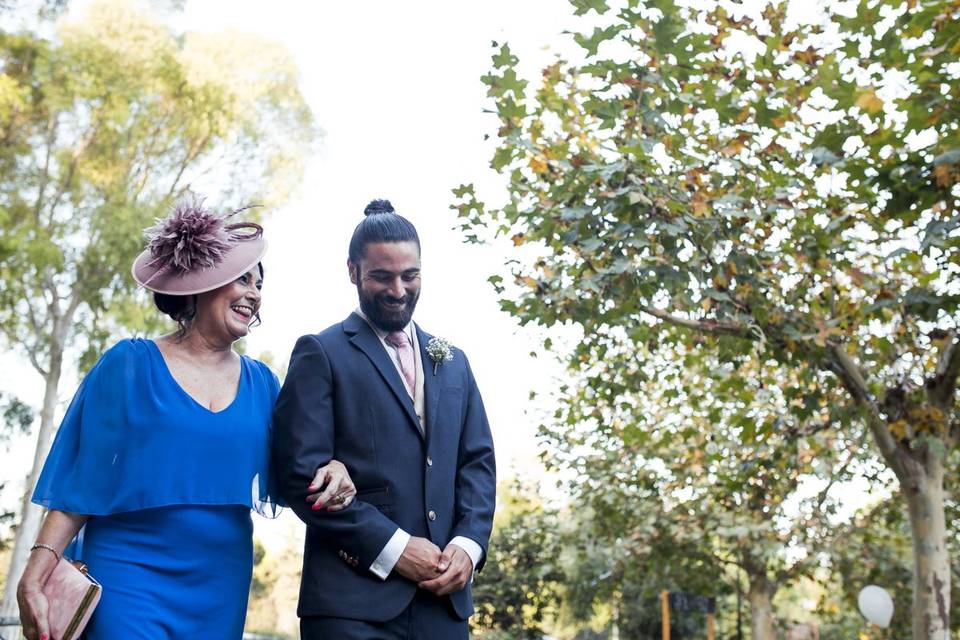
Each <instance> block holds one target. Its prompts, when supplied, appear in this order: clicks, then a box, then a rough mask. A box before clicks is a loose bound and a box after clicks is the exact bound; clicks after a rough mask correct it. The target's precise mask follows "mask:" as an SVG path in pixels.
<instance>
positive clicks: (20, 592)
mask: <svg viewBox="0 0 960 640" xmlns="http://www.w3.org/2000/svg"><path fill="white" fill-rule="evenodd" d="M17 604H19V605H20V624H21V625H23V637H24V638H26V639H27V640H50V627H49V625H48V622H47V613H48V612H49V610H50V605H49V603H48V602H47V597H46V596H45V595H43V591H41V589H40V587H39V586H37V585H32V584H29V583H27V584H25V583H24V581H23V580H21V581H20V584H19V585H18V586H17Z"/></svg>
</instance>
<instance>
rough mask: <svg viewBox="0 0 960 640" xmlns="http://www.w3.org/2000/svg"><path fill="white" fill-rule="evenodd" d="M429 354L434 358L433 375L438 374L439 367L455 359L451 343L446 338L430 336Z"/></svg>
mask: <svg viewBox="0 0 960 640" xmlns="http://www.w3.org/2000/svg"><path fill="white" fill-rule="evenodd" d="M427 355H428V356H430V359H431V360H433V375H437V367H439V366H440V365H442V364H443V363H444V362H450V361H451V360H453V351H452V350H451V349H450V343H449V342H447V341H446V339H444V338H430V342H428V343H427Z"/></svg>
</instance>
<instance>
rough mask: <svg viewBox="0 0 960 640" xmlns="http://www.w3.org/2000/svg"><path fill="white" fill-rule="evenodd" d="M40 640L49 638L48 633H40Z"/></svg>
mask: <svg viewBox="0 0 960 640" xmlns="http://www.w3.org/2000/svg"><path fill="white" fill-rule="evenodd" d="M40 640H49V638H47V634H45V633H42V634H40Z"/></svg>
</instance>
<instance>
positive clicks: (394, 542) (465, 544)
mask: <svg viewBox="0 0 960 640" xmlns="http://www.w3.org/2000/svg"><path fill="white" fill-rule="evenodd" d="M355 313H356V314H357V315H358V316H360V317H361V318H363V319H364V320H366V322H367V324H368V325H370V328H371V329H373V332H374V333H375V334H377V337H378V338H380V344H382V345H383V348H384V349H386V351H387V354H388V355H389V356H390V361H391V362H393V365H394V366H395V367H396V368H397V372H398V373H399V374H400V377H401V379H402V378H403V369H402V367H401V366H400V354H398V353H397V350H396V349H395V348H394V347H393V345H391V344H390V343H389V342H387V333H388V332H387V331H384V330H382V329H380V327H378V326H376V325H375V324H373V323H372V322H370V319H369V318H367V316H366V314H364V313H363V311H362V310H360V309H357V310H356V311H355ZM403 332H404V333H406V334H407V338H409V339H410V344H411V345H413V361H414V364H415V367H416V374H417V382H416V385H415V389H416V390H415V392H414V395H413V398H411V399H412V400H413V408H414V410H415V411H416V414H417V418H419V420H420V431H421V432H422V433H424V434H426V429H427V423H426V420H425V416H424V413H423V407H424V401H423V358H422V357H421V355H420V341H419V340H418V339H417V332H416V330H415V328H414V324H413V321H411V322H410V323H409V324H407V326H406V327H404V328H403ZM404 387H406V385H404ZM408 393H409V391H408ZM410 537H411V536H410V534H409V533H407V532H406V531H404V530H403V529H401V528H400V527H397V530H396V532H394V534H393V536H392V537H391V538H390V540H388V541H387V544H386V546H384V547H383V549H381V551H380V554H379V555H378V556H377V558H376V559H375V560H374V561H373V564H372V565H370V571H371V572H372V573H373V574H374V575H376V576H377V577H378V578H380V579H381V580H386V579H387V576H389V575H390V572H391V571H393V568H394V567H395V566H396V564H397V561H398V560H400V556H402V555H403V551H404V549H406V548H407V543H409V542H410ZM450 544H455V545H457V546H458V547H460V548H461V549H463V550H464V551H465V552H466V553H467V555H468V556H469V557H470V562H471V563H473V567H474V568H476V566H477V563H478V562H480V558H482V557H483V547H481V546H480V545H479V544H478V543H477V542H476V541H475V540H471V539H470V538H465V537H464V536H455V537H454V538H453V539H452V540H450Z"/></svg>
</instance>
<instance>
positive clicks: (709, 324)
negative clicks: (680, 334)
mask: <svg viewBox="0 0 960 640" xmlns="http://www.w3.org/2000/svg"><path fill="white" fill-rule="evenodd" d="M640 310H641V311H643V312H644V313H646V314H648V315H651V316H653V317H654V318H658V319H660V320H663V321H664V322H666V323H668V324H672V325H674V326H677V327H683V328H685V329H693V330H694V331H699V332H701V333H712V334H716V335H729V336H737V337H740V338H749V337H751V335H752V334H751V332H750V328H749V327H747V326H746V325H743V324H740V323H739V322H718V321H716V320H690V319H688V318H681V317H679V316H675V315H671V314H669V313H667V312H666V311H662V310H660V309H654V308H653V307H645V306H641V307H640Z"/></svg>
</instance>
